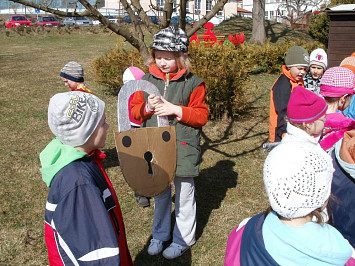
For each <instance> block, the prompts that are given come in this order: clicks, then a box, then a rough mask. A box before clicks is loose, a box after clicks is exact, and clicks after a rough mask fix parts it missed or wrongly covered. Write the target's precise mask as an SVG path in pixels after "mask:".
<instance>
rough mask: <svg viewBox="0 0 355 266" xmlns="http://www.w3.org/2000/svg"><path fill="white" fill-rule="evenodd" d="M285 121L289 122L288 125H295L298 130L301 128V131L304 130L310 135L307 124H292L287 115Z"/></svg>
mask: <svg viewBox="0 0 355 266" xmlns="http://www.w3.org/2000/svg"><path fill="white" fill-rule="evenodd" d="M285 121H286V122H288V123H290V124H291V125H293V126H294V127H297V128H299V129H302V130H303V131H306V132H307V133H308V128H307V126H306V123H304V122H303V123H293V122H291V121H290V120H289V118H288V116H287V115H286V116H285ZM311 123H313V122H311ZM311 123H308V124H311Z"/></svg>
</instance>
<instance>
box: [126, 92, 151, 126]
mask: <svg viewBox="0 0 355 266" xmlns="http://www.w3.org/2000/svg"><path fill="white" fill-rule="evenodd" d="M130 105H131V115H132V117H133V118H134V119H136V120H138V121H141V122H143V121H144V120H146V119H148V118H149V117H151V116H152V115H153V114H154V112H149V113H147V112H146V111H145V101H144V98H143V91H137V92H136V93H134V96H133V99H132V101H131V103H130Z"/></svg>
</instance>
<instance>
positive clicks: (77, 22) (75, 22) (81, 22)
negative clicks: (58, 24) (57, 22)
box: [63, 17, 93, 26]
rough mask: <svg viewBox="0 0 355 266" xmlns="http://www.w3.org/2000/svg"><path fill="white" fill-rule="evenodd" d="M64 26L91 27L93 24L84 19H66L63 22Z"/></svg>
mask: <svg viewBox="0 0 355 266" xmlns="http://www.w3.org/2000/svg"><path fill="white" fill-rule="evenodd" d="M63 24H64V25H65V26H74V25H75V26H92V25H93V23H92V21H91V20H90V19H88V18H86V17H66V18H65V19H64V21H63Z"/></svg>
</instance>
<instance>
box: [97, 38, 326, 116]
mask: <svg viewBox="0 0 355 266" xmlns="http://www.w3.org/2000/svg"><path fill="white" fill-rule="evenodd" d="M294 45H300V46H302V47H304V48H305V49H307V50H308V52H311V51H313V50H314V49H316V48H324V45H322V44H321V43H319V42H308V43H301V42H294V41H290V42H287V43H283V44H271V43H266V44H265V45H262V46H261V45H249V44H247V43H244V44H242V45H240V46H237V47H236V48H234V47H229V46H222V45H215V46H211V47H204V46H203V45H197V44H192V45H190V47H189V53H188V56H189V57H190V58H191V60H192V67H193V69H192V72H193V73H194V74H196V75H197V76H199V77H200V78H202V79H203V80H204V81H205V83H206V87H207V92H206V100H207V104H208V106H209V110H210V119H219V118H221V117H223V116H224V115H227V116H228V117H233V116H236V115H238V114H240V113H242V112H243V111H245V110H246V108H247V107H248V106H247V103H248V99H247V96H246V93H245V92H246V90H247V89H248V85H249V82H248V81H249V76H250V75H251V74H257V73H262V72H264V73H280V71H281V67H282V65H283V64H284V58H285V53H286V52H287V50H288V49H289V48H290V47H291V46H294ZM132 65H133V66H136V67H139V68H141V69H142V70H143V71H144V72H145V73H147V71H148V69H147V67H146V66H145V65H144V63H143V60H142V58H141V56H140V55H139V53H138V51H137V50H135V49H134V50H130V51H126V50H123V49H121V48H119V46H118V47H117V48H115V49H113V50H111V51H110V52H108V53H107V54H105V55H103V56H101V57H99V58H96V59H95V60H94V61H93V64H92V69H93V70H94V74H95V80H96V82H98V83H101V84H105V85H106V86H108V88H109V90H110V92H111V93H113V94H114V95H117V93H118V91H119V89H120V88H121V87H122V85H123V83H122V74H123V72H124V70H125V69H126V68H127V67H130V66H132Z"/></svg>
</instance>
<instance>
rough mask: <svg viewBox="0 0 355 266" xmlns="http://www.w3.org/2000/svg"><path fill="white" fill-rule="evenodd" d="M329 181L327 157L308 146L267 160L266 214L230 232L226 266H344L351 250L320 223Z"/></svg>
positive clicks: (279, 151)
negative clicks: (268, 204)
mask: <svg viewBox="0 0 355 266" xmlns="http://www.w3.org/2000/svg"><path fill="white" fill-rule="evenodd" d="M332 177H333V165H332V160H331V158H330V156H329V155H328V154H327V153H326V152H325V151H324V150H322V149H321V148H320V147H319V146H317V145H314V144H312V143H309V142H304V141H302V142H296V141H292V142H287V143H281V144H280V145H278V146H277V147H275V148H274V149H273V150H272V151H271V152H270V153H269V155H268V157H267V158H266V160H265V164H264V170H263V179H264V184H265V189H266V193H267V196H268V199H269V203H270V206H271V207H270V208H269V209H268V210H267V211H266V212H263V213H260V214H258V215H256V216H254V217H252V218H251V219H246V220H244V221H242V223H241V224H240V225H239V226H238V227H236V228H235V229H233V231H232V232H231V233H230V235H229V237H228V243H227V249H226V257H225V262H224V264H225V265H234V266H235V265H243V266H248V265H275V266H276V265H294V266H296V265H324V266H325V265H345V264H346V263H347V262H349V263H350V262H351V263H355V260H354V258H352V247H351V245H350V244H349V242H348V241H347V240H346V239H344V237H343V236H342V235H341V233H340V232H339V231H338V230H337V229H335V228H334V227H332V226H331V225H329V224H326V223H324V220H323V219H324V217H323V215H322V211H323V210H324V208H325V207H326V205H327V203H328V199H329V196H330V192H331V183H332Z"/></svg>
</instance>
